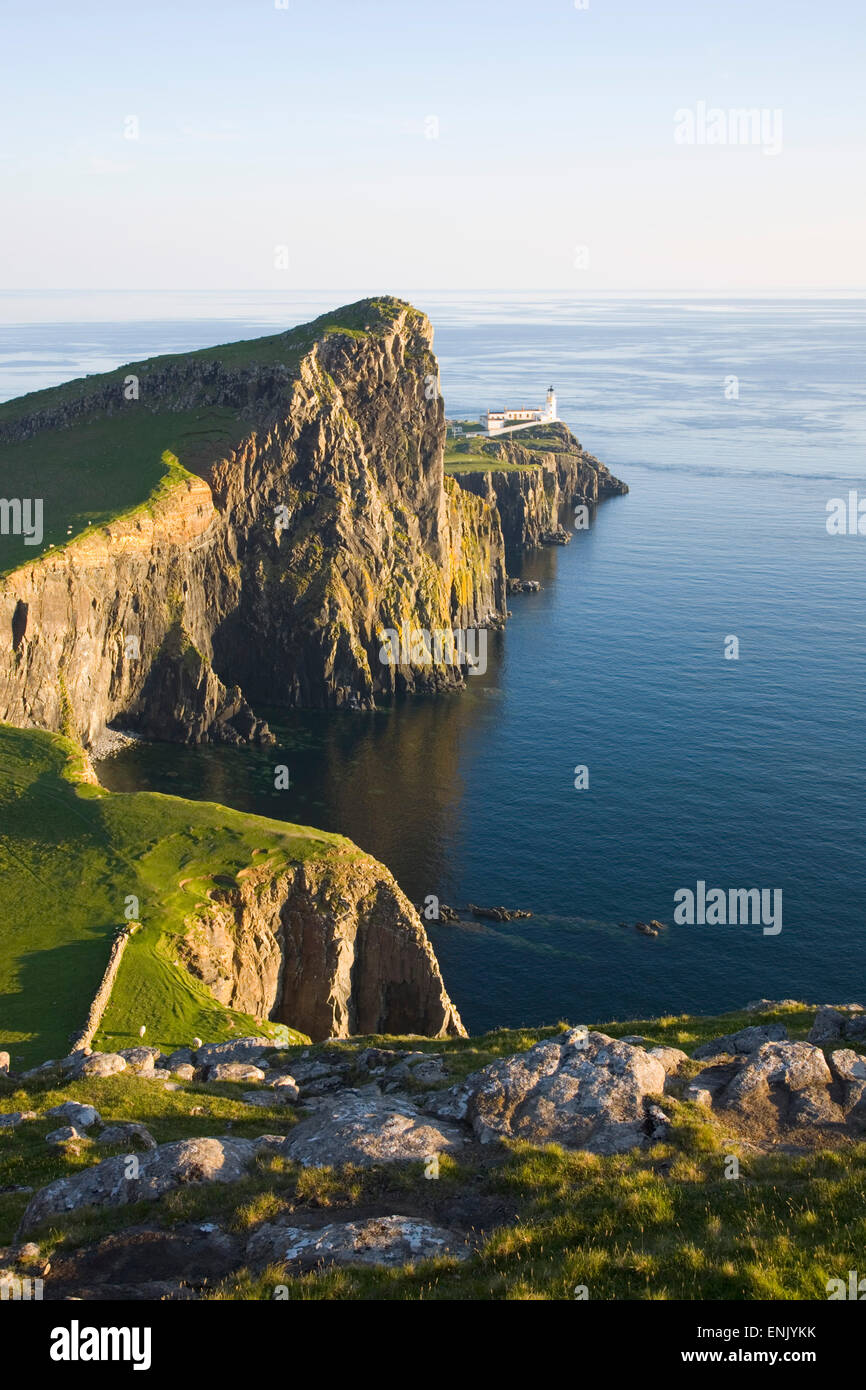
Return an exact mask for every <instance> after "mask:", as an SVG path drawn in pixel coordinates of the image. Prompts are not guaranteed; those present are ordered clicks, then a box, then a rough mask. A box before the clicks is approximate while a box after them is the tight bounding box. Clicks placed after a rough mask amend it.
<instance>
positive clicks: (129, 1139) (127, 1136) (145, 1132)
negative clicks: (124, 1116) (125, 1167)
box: [96, 1120, 157, 1149]
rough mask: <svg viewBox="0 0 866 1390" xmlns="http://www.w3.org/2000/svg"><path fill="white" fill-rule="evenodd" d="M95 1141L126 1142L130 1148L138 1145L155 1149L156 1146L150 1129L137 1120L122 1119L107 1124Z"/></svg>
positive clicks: (100, 1142)
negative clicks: (115, 1122)
mask: <svg viewBox="0 0 866 1390" xmlns="http://www.w3.org/2000/svg"><path fill="white" fill-rule="evenodd" d="M96 1142H97V1144H105V1145H106V1146H107V1145H109V1144H111V1145H114V1144H128V1145H129V1146H130V1147H131V1148H136V1147H138V1146H139V1145H140V1146H141V1147H142V1148H144V1149H155V1148H156V1146H157V1145H156V1140H155V1139H154V1137H153V1135H152V1134H151V1132H150V1130H149V1129H146V1128H145V1126H144V1125H142V1124H139V1123H138V1121H137V1120H122V1121H120V1122H118V1123H117V1124H113V1125H107V1126H106V1127H105V1129H104V1130H103V1131H102V1133H101V1134H100V1136H99V1138H98V1139H97V1141H96Z"/></svg>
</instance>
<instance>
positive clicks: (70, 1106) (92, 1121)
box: [45, 1100, 102, 1129]
mask: <svg viewBox="0 0 866 1390" xmlns="http://www.w3.org/2000/svg"><path fill="white" fill-rule="evenodd" d="M45 1113H46V1115H50V1116H51V1118H52V1119H54V1118H55V1116H56V1118H57V1119H58V1120H68V1121H69V1123H70V1124H71V1125H75V1126H76V1127H77V1128H78V1129H90V1126H91V1125H101V1124H102V1118H101V1116H100V1114H99V1111H98V1110H97V1109H95V1107H94V1106H92V1105H84V1104H81V1103H79V1101H77V1100H65V1101H64V1102H63V1104H62V1105H55V1106H53V1107H52V1109H51V1110H46V1112H45Z"/></svg>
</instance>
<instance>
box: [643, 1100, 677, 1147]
mask: <svg viewBox="0 0 866 1390" xmlns="http://www.w3.org/2000/svg"><path fill="white" fill-rule="evenodd" d="M646 1113H647V1120H648V1122H649V1137H650V1142H651V1143H653V1144H658V1143H661V1142H662V1141H663V1140H665V1139H667V1138H668V1137H669V1135H670V1132H671V1119H670V1116H669V1115H666V1114H665V1112H664V1110H662V1108H661V1106H660V1105H654V1104H650V1105H648V1106H647V1108H646Z"/></svg>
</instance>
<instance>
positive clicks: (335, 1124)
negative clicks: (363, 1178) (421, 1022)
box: [281, 1086, 463, 1168]
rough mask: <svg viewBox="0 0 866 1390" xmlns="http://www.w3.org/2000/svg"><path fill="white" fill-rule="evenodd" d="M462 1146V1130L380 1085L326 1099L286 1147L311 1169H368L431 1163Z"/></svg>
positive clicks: (292, 1134) (285, 1142)
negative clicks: (348, 1165)
mask: <svg viewBox="0 0 866 1390" xmlns="http://www.w3.org/2000/svg"><path fill="white" fill-rule="evenodd" d="M462 1143H463V1136H462V1135H461V1134H460V1133H459V1131H458V1130H456V1129H455V1128H453V1127H452V1126H449V1125H446V1124H443V1123H441V1122H437V1121H435V1120H431V1119H430V1118H428V1117H427V1116H425V1115H422V1114H421V1113H420V1112H419V1111H418V1110H417V1109H416V1107H415V1106H414V1105H413V1104H412V1103H411V1101H409V1100H408V1099H407V1098H405V1097H399V1098H398V1097H395V1096H383V1095H381V1093H380V1092H379V1090H378V1087H374V1086H370V1087H364V1089H363V1090H361V1091H355V1090H344V1091H342V1092H341V1093H340V1094H339V1095H337V1096H333V1097H330V1096H329V1097H327V1098H324V1099H323V1100H321V1101H320V1102H319V1105H318V1107H317V1109H316V1111H315V1113H314V1114H313V1115H311V1116H309V1118H308V1119H305V1120H301V1121H300V1123H299V1124H297V1125H295V1127H294V1129H293V1130H292V1132H291V1134H290V1135H289V1136H288V1137H287V1138H286V1139H285V1140H284V1141H283V1144H282V1146H281V1147H282V1151H283V1153H284V1154H285V1155H286V1156H287V1157H288V1158H291V1159H294V1160H295V1161H296V1162H298V1163H301V1164H303V1166H304V1167H305V1168H308V1167H319V1166H321V1167H324V1166H326V1165H333V1166H337V1165H339V1164H341V1163H356V1164H359V1165H361V1166H364V1167H366V1166H369V1165H371V1164H373V1163H399V1162H407V1161H409V1160H411V1159H416V1160H417V1159H425V1158H429V1157H430V1156H431V1155H433V1154H438V1153H444V1152H451V1151H453V1150H454V1149H457V1148H459V1147H460V1145H461V1144H462Z"/></svg>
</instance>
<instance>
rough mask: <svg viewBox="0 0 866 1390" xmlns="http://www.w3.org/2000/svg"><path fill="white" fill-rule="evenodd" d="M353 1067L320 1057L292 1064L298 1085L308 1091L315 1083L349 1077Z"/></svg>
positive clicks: (342, 1062) (348, 1063)
mask: <svg viewBox="0 0 866 1390" xmlns="http://www.w3.org/2000/svg"><path fill="white" fill-rule="evenodd" d="M377 1050H378V1049H370V1048H368V1049H367V1051H368V1052H369V1051H377ZM399 1055H400V1054H399V1053H397V1052H395V1053H394V1056H395V1057H398V1056H399ZM361 1056H362V1057H363V1056H364V1053H361ZM351 1065H352V1064H351V1062H344V1061H339V1062H330V1061H329V1062H322V1061H320V1060H319V1058H318V1057H310V1058H307V1059H303V1058H299V1059H298V1060H297V1061H295V1062H293V1063H292V1076H293V1077H294V1078H295V1080H296V1081H297V1083H298V1085H299V1086H301V1087H302V1088H303V1089H304V1090H306V1088H307V1086H308V1085H309V1084H310V1083H311V1082H313V1081H331V1080H333V1079H334V1077H338V1078H339V1077H343V1076H347V1075H348V1073H349V1071H350V1070H351Z"/></svg>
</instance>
